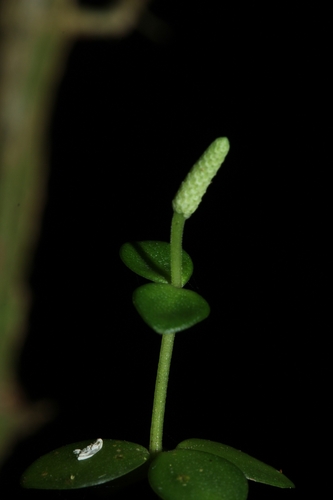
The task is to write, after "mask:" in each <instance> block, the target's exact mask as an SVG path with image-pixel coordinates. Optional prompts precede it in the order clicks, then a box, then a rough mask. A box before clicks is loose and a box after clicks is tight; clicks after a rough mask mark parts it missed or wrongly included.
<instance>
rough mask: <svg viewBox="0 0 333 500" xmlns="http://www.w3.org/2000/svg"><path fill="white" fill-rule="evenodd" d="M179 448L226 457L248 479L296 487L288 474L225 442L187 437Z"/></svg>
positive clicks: (283, 486) (279, 486) (272, 484)
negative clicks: (285, 474)
mask: <svg viewBox="0 0 333 500" xmlns="http://www.w3.org/2000/svg"><path fill="white" fill-rule="evenodd" d="M177 449H186V450H196V451H202V452H206V453H212V454H213V455H217V456H219V457H222V458H226V459H227V460H229V461H230V462H232V463H233V464H235V465H237V467H238V468H239V469H240V470H241V471H242V472H243V473H244V475H245V476H246V478H247V479H250V480H251V481H257V482H258V483H265V484H270V485H271V486H277V487H278V488H295V485H294V483H292V482H291V481H290V480H289V479H288V478H287V477H286V476H284V475H283V474H282V473H281V472H279V471H277V470H276V469H274V468H273V467H271V466H270V465H267V464H264V463H263V462H260V460H257V459H256V458H253V457H251V456H250V455H247V454H246V453H243V452H242V451H239V450H236V449H235V448H231V446H226V445H225V444H221V443H216V442H214V441H207V440H205V439H186V441H182V442H181V443H179V445H178V446H177Z"/></svg>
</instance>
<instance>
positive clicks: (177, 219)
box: [170, 212, 186, 288]
mask: <svg viewBox="0 0 333 500" xmlns="http://www.w3.org/2000/svg"><path fill="white" fill-rule="evenodd" d="M185 221H186V219H185V217H184V216H183V215H181V214H177V212H174V214H173V217H172V223H171V244H170V246H171V249H170V250H171V284H172V285H173V286H176V287H177V288H181V287H182V286H183V284H182V240H183V231H184V224H185Z"/></svg>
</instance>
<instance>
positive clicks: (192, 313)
mask: <svg viewBox="0 0 333 500" xmlns="http://www.w3.org/2000/svg"><path fill="white" fill-rule="evenodd" d="M133 303H134V306H135V307H136V309H137V311H138V313H139V314H140V316H141V317H142V319H143V320H144V321H145V322H146V323H147V324H148V325H149V326H150V327H151V328H152V329H153V330H155V332H157V333H176V332H180V331H182V330H186V329H187V328H190V327H191V326H193V325H195V324H196V323H199V321H202V320H204V319H205V318H207V316H208V315H209V312H210V308H209V305H208V303H207V302H206V301H205V299H204V298H202V297H201V295H199V294H197V293H196V292H193V291H192V290H184V288H176V287H174V286H172V285H161V284H157V283H148V284H147V285H143V286H140V287H139V288H137V289H136V290H135V291H134V294H133Z"/></svg>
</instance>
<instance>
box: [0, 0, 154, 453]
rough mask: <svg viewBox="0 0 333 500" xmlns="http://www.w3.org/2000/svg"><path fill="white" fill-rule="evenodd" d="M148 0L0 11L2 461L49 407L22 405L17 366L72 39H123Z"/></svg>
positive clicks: (62, 2)
mask: <svg viewBox="0 0 333 500" xmlns="http://www.w3.org/2000/svg"><path fill="white" fill-rule="evenodd" d="M148 2H149V0H120V1H119V2H117V3H116V4H114V3H113V4H112V5H111V6H110V7H109V8H107V9H105V10H100V11H97V10H88V9H81V8H79V7H78V5H77V4H76V2H75V1H74V0H39V1H38V2H35V1H31V0H10V1H3V2H2V4H1V7H0V19H1V32H2V40H1V47H0V64H1V68H0V70H1V73H0V75H1V77H0V461H1V459H3V458H4V456H5V455H6V454H7V453H8V452H9V450H10V447H11V446H12V445H13V443H14V442H15V440H16V439H17V436H18V435H19V434H22V433H25V432H27V431H29V430H31V429H32V428H33V427H34V426H36V425H37V424H39V423H40V422H42V421H44V420H45V419H46V418H48V417H49V411H48V409H47V406H44V407H43V405H41V404H37V405H35V406H32V405H29V403H28V402H26V401H25V400H24V396H23V395H22V392H21V390H20V388H19V385H18V381H17V376H16V368H17V362H18V356H19V352H20V347H21V345H22V343H23V340H24V332H25V329H26V322H27V315H28V312H29V305H30V291H29V289H28V287H27V284H26V280H27V274H28V271H29V266H30V263H31V259H32V254H33V250H34V247H35V245H36V240H37V237H38V232H39V229H40V220H41V214H42V210H43V206H44V203H45V189H46V181H47V176H48V169H47V163H48V161H47V149H48V148H47V145H48V127H49V121H50V115H51V112H52V106H53V96H54V91H55V89H56V87H57V85H58V82H59V80H60V78H61V76H62V73H63V70H64V67H65V64H66V59H67V55H68V52H69V50H70V47H71V42H72V40H74V39H75V37H77V36H79V35H86V36H113V37H121V36H124V35H126V34H128V33H129V32H130V31H131V30H133V29H134V28H135V26H136V24H137V23H138V21H139V19H140V16H141V15H142V14H143V12H144V9H145V7H146V5H147V4H148Z"/></svg>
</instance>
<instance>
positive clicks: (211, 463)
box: [21, 439, 294, 500]
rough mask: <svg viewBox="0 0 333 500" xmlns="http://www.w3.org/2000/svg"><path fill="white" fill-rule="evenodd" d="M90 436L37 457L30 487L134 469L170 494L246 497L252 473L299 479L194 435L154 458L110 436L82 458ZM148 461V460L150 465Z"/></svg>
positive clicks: (285, 482) (82, 482) (61, 485)
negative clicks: (80, 450)
mask: <svg viewBox="0 0 333 500" xmlns="http://www.w3.org/2000/svg"><path fill="white" fill-rule="evenodd" d="M89 444H90V443H89V442H88V441H83V442H79V443H73V444H70V445H67V446H63V447H62V448H58V449H56V450H54V451H52V452H51V453H48V454H46V455H44V456H42V457H41V458H39V459H38V460H36V461H35V462H34V463H33V464H32V465H31V466H30V467H29V468H28V469H27V470H26V471H25V473H24V474H23V476H22V479H21V483H22V486H24V487H25V488H36V489H57V490H58V489H60V490H63V489H78V488H85V487H89V486H97V485H100V484H103V483H106V482H109V481H114V480H117V479H118V478H121V477H124V476H126V477H124V480H125V484H127V483H128V482H130V479H131V474H133V471H135V470H136V471H137V472H138V476H139V473H140V476H141V477H145V476H146V475H147V469H148V466H149V470H148V479H149V482H150V485H151V487H152V489H153V490H154V491H155V493H156V494H157V495H158V496H159V497H161V498H162V499H164V500H169V499H170V500H171V499H172V500H178V499H179V500H181V499H184V500H186V499H187V498H189V499H191V500H196V499H198V500H210V499H211V498H214V499H216V500H218V499H221V500H245V499H246V497H247V491H248V484H247V479H250V480H253V481H257V482H261V483H265V484H270V485H272V486H277V487H279V488H293V487H294V485H293V483H292V482H291V481H290V480H289V479H288V478H287V477H286V476H284V475H283V474H282V473H280V472H278V471H277V470H275V469H274V468H273V467H270V466H269V465H266V464H264V463H263V462H260V461H259V460H257V459H255V458H253V457H251V456H249V455H247V454H246V453H243V452H241V451H239V450H236V449H235V448H231V447H230V446H226V445H224V444H221V443H216V442H213V441H207V440H203V439H188V440H186V441H183V442H181V443H180V444H179V445H178V446H177V448H176V449H175V450H173V451H168V452H161V453H160V454H158V455H157V457H155V458H154V459H153V460H152V462H151V463H150V465H148V464H149V458H150V455H149V452H148V450H147V449H146V448H144V447H143V446H141V445H139V444H135V443H129V442H127V441H116V440H112V439H105V440H104V443H103V447H102V449H101V450H100V451H98V453H96V454H95V455H94V456H92V457H90V458H88V459H87V460H82V461H80V460H78V459H77V456H76V455H75V453H74V450H76V449H77V448H84V447H86V446H89ZM145 464H146V466H145Z"/></svg>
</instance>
